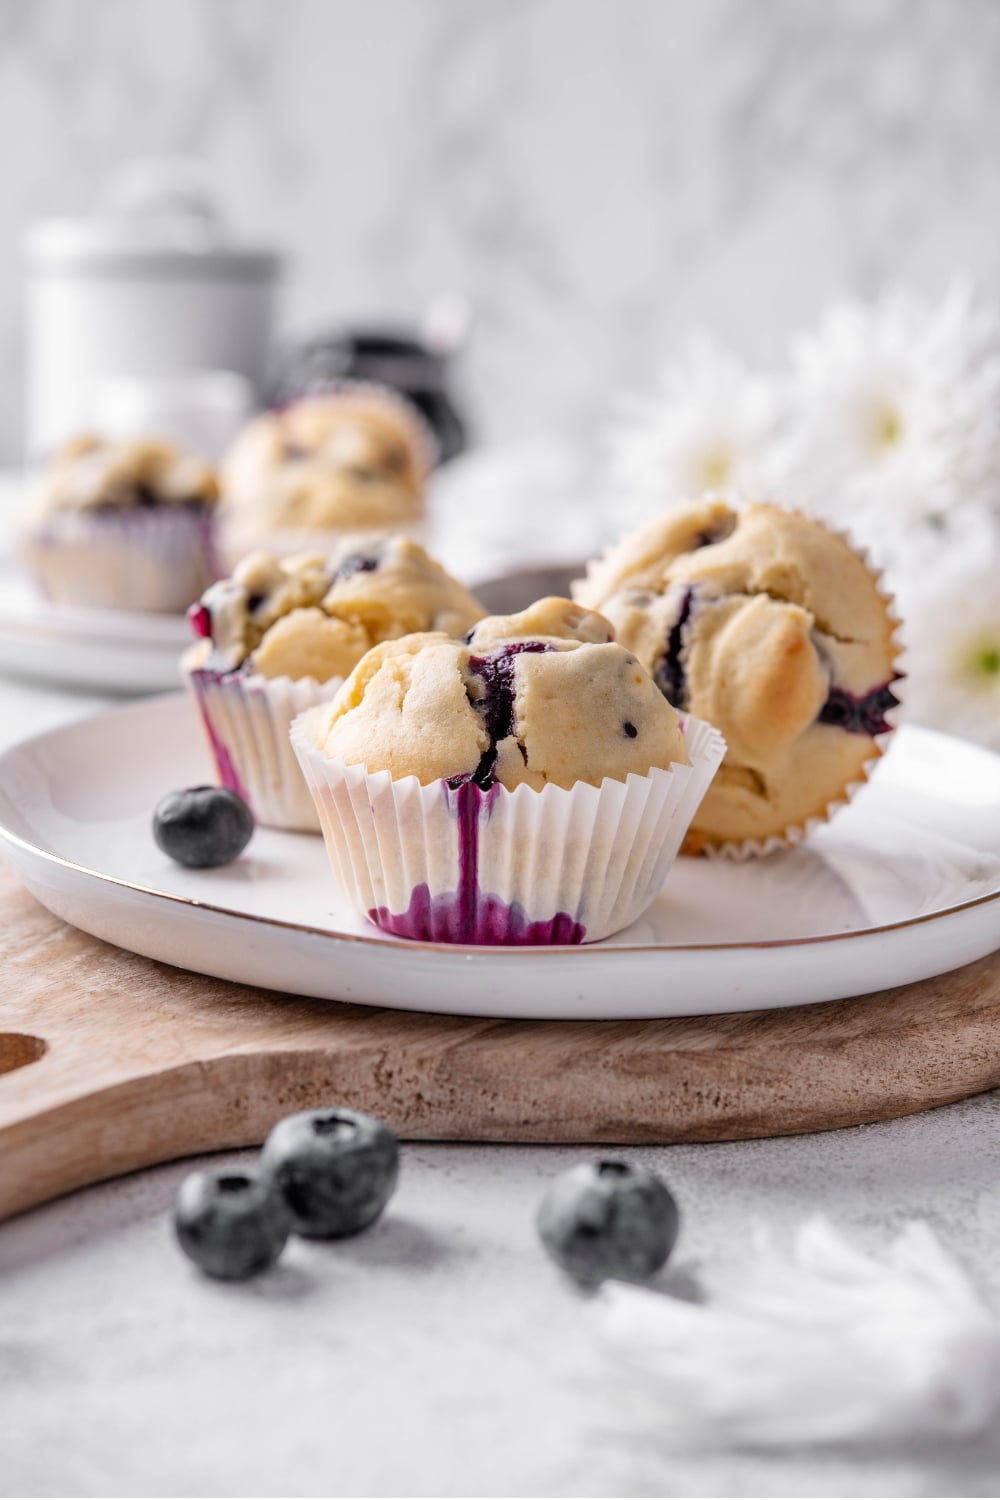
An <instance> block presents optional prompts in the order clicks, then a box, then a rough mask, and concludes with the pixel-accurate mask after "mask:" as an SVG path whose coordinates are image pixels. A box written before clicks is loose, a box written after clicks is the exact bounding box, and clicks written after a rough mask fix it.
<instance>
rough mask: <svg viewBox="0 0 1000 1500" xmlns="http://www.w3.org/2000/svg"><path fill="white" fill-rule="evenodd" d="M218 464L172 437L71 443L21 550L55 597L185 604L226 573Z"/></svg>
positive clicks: (163, 610) (24, 522)
mask: <svg viewBox="0 0 1000 1500" xmlns="http://www.w3.org/2000/svg"><path fill="white" fill-rule="evenodd" d="M217 498H218V484H217V481H216V476H215V473H214V471H213V470H212V469H211V468H210V467H209V466H208V465H207V464H205V463H203V462H202V461H201V460H200V459H197V458H194V457H192V456H191V455H190V454H187V453H183V452H182V451H181V450H180V449H179V448H177V447H175V446H174V445H173V444H170V443H166V442H158V441H152V440H143V441H116V440H111V439H105V438H100V437H96V436H81V437H77V438H74V439H72V440H71V441H69V442H67V443H64V444H63V445H62V446H61V447H60V448H59V449H58V450H57V451H56V453H55V454H54V456H53V458H52V460H51V462H50V463H49V464H48V466H47V468H46V469H45V471H44V473H43V474H42V476H41V478H40V479H39V481H38V484H37V486H36V488H35V491H34V493H33V494H32V496H31V498H30V500H29V503H28V505H27V507H26V509H25V511H24V514H23V515H22V517H21V520H20V525H19V543H20V553H21V557H22V559H23V561H24V564H25V566H26V567H27V568H28V570H29V571H30V572H31V574H32V576H33V577H34V579H35V581H36V583H37V584H38V586H39V588H40V589H41V590H42V592H43V593H44V594H45V596H46V597H47V598H48V599H50V600H51V601H52V602H53V603H55V604H72V605H84V606H88V607H91V608H101V609H121V610H140V611H143V612H147V613H149V612H151V613H158V614H175V613H182V612H183V611H184V610H185V609H186V608H187V606H188V605H189V604H190V603H191V602H192V600H193V599H197V597H198V595H199V594H200V593H201V592H202V591H203V589H205V588H206V587H207V585H208V584H209V583H211V581H212V580H213V579H214V578H215V577H217V576H218V571H217V566H216V558H215V548H214V514H215V507H216V501H217Z"/></svg>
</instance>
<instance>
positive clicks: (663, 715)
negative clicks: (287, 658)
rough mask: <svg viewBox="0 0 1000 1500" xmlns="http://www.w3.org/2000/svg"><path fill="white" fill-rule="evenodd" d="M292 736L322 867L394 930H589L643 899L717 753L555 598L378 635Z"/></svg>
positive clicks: (593, 617)
mask: <svg viewBox="0 0 1000 1500" xmlns="http://www.w3.org/2000/svg"><path fill="white" fill-rule="evenodd" d="M292 742H293V744H294V746H295V749H296V752H297V754H298V756H299V759H300V763H301V765H302V768H303V771H304V772H305V775H306V779H307V781H308V782H309V784H310V787H311V789H312V792H313V796H314V797H315V799H316V805H317V809H318V812H319V816H320V822H321V824H322V827H323V832H324V834H325V836H326V841H327V849H328V852H329V855H330V859H331V863H332V865H333V869H334V872H335V874H336V875H337V877H338V880H339V882H340V884H341V885H342V887H343V888H344V890H345V891H346V892H347V893H348V894H349V895H351V896H352V898H353V900H354V901H355V903H356V904H357V905H358V906H359V907H360V909H361V910H362V911H363V912H364V913H365V914H366V915H367V916H368V917H369V918H370V919H371V920H372V921H374V922H376V923H378V924H379V925H380V926H382V927H384V928H385V929H386V930H388V931H390V932H392V933H394V934H396V935H397V936H401V937H412V938H423V939H431V940H435V941H443V942H465V943H503V944H513V943H517V944H533V943H579V942H583V941H596V940H597V939H599V938H602V937H606V936H607V935H608V934H610V933H612V932H616V931H618V930H619V929H620V928H622V927H625V926H627V925H628V924H629V923H630V922H632V921H633V920H635V918H636V917H638V916H639V915H640V914H641V912H642V911H644V910H645V908H646V907H647V906H648V905H649V903H650V902H651V901H652V900H653V899H654V897H655V896H656V894H657V892H658V890H659V888H660V886H661V884H662V882H663V879H664V877H665V875H666V872H667V870H668V868H669V866H670V864H671V863H672V861H673V858H674V855H675V854H676V852H677V849H678V847H679V845H680V843H681V840H682V838H683V837H684V833H685V831H686V829H687V827H688V824H689V822H690V819H691V816H692V814H693V812H694V809H695V808H696V807H697V805H698V802H699V801H700V800H701V797H702V796H703V795H704V791H705V788H706V787H707V785H708V782H709V781H710V779H711V776H712V774H713V772H714V770H715V767H716V766H717V764H718V762H719V760H720V759H721V757H722V753H723V749H724V747H723V744H722V741H721V738H720V736H718V734H717V733H716V732H715V731H714V730H713V729H712V728H711V727H710V726H707V725H701V724H699V723H697V721H696V720H694V719H693V718H687V719H686V720H685V722H684V723H683V724H682V723H681V721H680V719H679V718H678V715H677V714H676V713H675V712H674V710H673V708H672V707H671V706H670V704H669V703H668V702H667V701H666V699H665V698H664V697H663V695H662V693H660V692H659V690H658V689H657V687H656V684H655V683H654V682H653V680H652V678H651V677H650V676H649V674H648V672H647V671H646V670H645V669H644V667H643V666H642V665H641V663H640V662H639V661H637V659H636V657H635V656H634V655H633V654H632V652H630V651H628V650H626V649H625V647H623V646H621V645H619V644H617V643H616V642H615V641H614V640H613V639H612V631H611V628H610V626H609V624H608V621H607V620H605V619H603V618H602V617H601V616H600V615H598V614H595V613H593V612H592V611H588V610H583V609H581V608H580V607H579V606H577V605H574V604H572V603H571V602H570V601H569V600H565V599H545V600H541V601H540V602H539V603H537V604H535V605H533V606H532V607H531V608H530V609H529V610H526V611H525V612H524V613H522V614H520V615H511V616H505V617H489V618H487V619H484V620H481V621H480V622H479V623H478V625H476V626H475V627H474V628H473V629H472V630H471V631H469V633H468V634H467V635H466V637H465V638H464V640H461V641H457V640H453V639H449V638H448V637H447V636H445V635H443V634H441V633H430V632H425V633H421V634H416V635H410V636H406V637H404V638H402V639H400V640H394V641H387V642H384V643H383V644H382V645H380V646H376V647H375V648H374V649H373V650H372V651H370V652H369V653H368V654H367V655H366V656H364V657H363V658H362V660H361V661H360V662H359V663H358V665H357V666H356V667H355V669H354V671H353V672H352V674H351V676H350V677H349V678H348V679H347V681H346V682H345V683H344V684H343V686H342V687H341V688H340V690H339V692H338V693H337V695H336V697H335V698H334V699H333V701H332V703H330V704H327V705H325V706H322V707H319V708H317V709H315V710H314V711H313V712H311V713H308V714H305V715H303V717H302V718H301V719H299V720H298V721H297V722H296V724H295V726H294V727H293V731H292Z"/></svg>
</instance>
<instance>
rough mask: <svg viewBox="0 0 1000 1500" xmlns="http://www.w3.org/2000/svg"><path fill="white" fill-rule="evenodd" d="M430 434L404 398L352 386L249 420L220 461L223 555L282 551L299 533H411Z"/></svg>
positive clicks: (428, 464) (429, 459)
mask: <svg viewBox="0 0 1000 1500" xmlns="http://www.w3.org/2000/svg"><path fill="white" fill-rule="evenodd" d="M435 456H436V450H435V446H434V440H433V437H432V436H431V434H430V430H429V429H428V428H427V426H426V424H425V423H424V421H423V419H422V418H421V416H420V414H419V412H418V411H417V410H416V408H415V407H413V406H411V405H410V403H409V402H408V401H406V400H405V399H404V398H403V397H401V396H398V395H396V394H395V393H393V392H391V391H388V390H386V389H384V388H382V387H380V386H374V385H364V384H350V383H345V384H344V385H343V386H340V387H337V388H336V389H334V390H331V391H327V392H323V393H320V394H315V395H308V396H303V397H300V398H299V399H298V400H296V401H292V402H290V403H289V404H288V405H287V406H283V407H281V408H278V409H276V410H273V411H266V412H263V413H262V414H261V415H260V416H258V417H256V418H255V419H254V420H253V421H252V422H251V423H250V424H249V425H248V426H247V427H246V428H245V429H244V431H243V432H242V433H241V434H240V436H239V437H238V438H237V439H236V442H235V443H234V445H233V447H232V449H231V450H230V452H229V454H228V455H227V456H226V458H225V460H224V461H223V464H222V469H221V478H222V491H223V500H222V517H223V521H224V524H225V527H226V532H227V537H228V541H227V546H228V547H229V549H230V550H231V551H239V550H240V549H241V548H242V549H243V550H245V549H246V546H247V545H258V546H266V547H269V548H270V549H271V550H272V551H273V550H281V551H287V548H288V545H291V544H292V543H291V541H287V540H286V539H288V538H291V539H294V538H295V537H299V538H301V537H302V536H303V535H306V536H309V537H313V538H315V537H316V536H317V534H319V533H324V532H326V533H329V532H331V531H334V532H337V531H359V530H366V531H371V530H374V529H380V528H385V529H388V530H392V531H396V530H411V531H412V529H413V528H414V527H415V526H417V525H418V524H419V523H420V521H421V519H422V517H423V513H424V492H425V487H426V483H427V478H428V475H429V474H430V472H431V470H432V468H433V467H434V461H435Z"/></svg>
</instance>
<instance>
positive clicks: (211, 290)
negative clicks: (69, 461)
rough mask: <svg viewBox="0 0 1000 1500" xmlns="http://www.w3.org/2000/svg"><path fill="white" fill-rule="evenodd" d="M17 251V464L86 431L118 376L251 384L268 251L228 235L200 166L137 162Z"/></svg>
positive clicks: (269, 314)
mask: <svg viewBox="0 0 1000 1500" xmlns="http://www.w3.org/2000/svg"><path fill="white" fill-rule="evenodd" d="M24 249H25V260H26V269H27V306H26V313H27V413H26V416H27V422H26V427H27V431H26V442H27V450H28V456H29V458H37V457H41V456H43V455H44V454H45V453H46V452H48V451H49V450H50V449H51V448H52V447H53V446H54V445H55V444H57V443H59V442H61V441H62V440H63V439H65V438H67V437H70V436H72V435H73V434H74V433H78V432H81V431H86V430H88V429H90V430H93V429H95V428H99V427H100V416H101V410H102V400H105V404H106V399H105V398H106V390H107V386H108V384H109V383H113V382H116V381H118V382H120V381H121V380H122V379H123V378H125V379H129V378H131V379H133V380H140V381H141V380H152V381H162V380H168V379H173V378H175V377H184V376H189V375H192V374H195V373H197V372H199V371H234V372H236V374H237V375H241V376H243V377H244V378H245V379H246V380H248V381H249V382H250V383H251V385H252V387H253V388H254V390H255V391H259V390H260V388H261V386H262V383H263V379H264V374H265V369H266V363H267V357H268V353H269V350H270V346H271V340H272V334H273V324H274V303H275V287H276V281H277V274H278V270H279V266H280V256H279V254H278V253H277V252H276V251H274V250H273V249H265V248H252V247H248V246H244V245H237V244H234V243H233V242H232V241H231V239H230V238H229V237H228V235H227V233H226V231H225V227H224V225H223V222H222V219H221V217H220V214H219V212H218V209H217V206H216V203H215V201H214V198H213V195H212V192H211V189H210V186H209V183H208V178H207V173H206V168H205V167H204V165H203V164H202V163H197V162H188V161H158V162H145V163H137V164H136V165H135V166H133V167H130V168H127V169H126V170H125V172H123V173H122V174H121V175H120V176H119V177H118V178H117V179H116V180H115V182H114V183H113V184H112V187H111V189H110V191H109V192H108V193H107V194H106V196H105V198H104V200H103V202H102V204H101V205H100V208H99V210H98V211H97V212H96V213H95V214H94V215H93V216H92V217H90V218H86V219H50V220H44V221H42V222H40V223H38V224H36V225H35V226H34V227H33V228H32V229H31V230H30V231H29V232H28V235H27V237H26V240H25V246H24ZM153 435H155V434H153Z"/></svg>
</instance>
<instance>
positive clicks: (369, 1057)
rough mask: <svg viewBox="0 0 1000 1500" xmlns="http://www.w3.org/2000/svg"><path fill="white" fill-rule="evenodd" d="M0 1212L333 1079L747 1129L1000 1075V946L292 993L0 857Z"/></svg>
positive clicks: (600, 1122)
mask: <svg viewBox="0 0 1000 1500" xmlns="http://www.w3.org/2000/svg"><path fill="white" fill-rule="evenodd" d="M0 901H2V904H3V910H4V912H5V914H6V921H5V923H4V926H3V929H2V933H0V1217H4V1216H7V1215H10V1214H13V1213H17V1212H19V1211H20V1210H22V1209H25V1208H29V1207H31V1206H32V1205H34V1204H37V1203H41V1202H44V1201H45V1200H47V1199H49V1198H53V1197H56V1196H57V1195H58V1194H60V1193H65V1192H69V1191H71V1190H73V1189H75V1188H78V1187H82V1186H84V1185H85V1184H88V1183H92V1182H98V1181H101V1180H102V1179H104V1178H108V1177H115V1176H117V1175H119V1174H120V1173H123V1172H128V1171H133V1170H135V1169H136V1168H139V1167H144V1166H149V1165H151V1164H153V1163H155V1162H161V1161H168V1160H172V1159H174V1158H176V1157H181V1156H187V1155H191V1154H194V1153H197V1152H204V1151H212V1150H221V1149H224V1148H232V1147H237V1146H247V1145H253V1144H256V1143H258V1142H260V1141H261V1140H262V1139H263V1137H264V1136H265V1134H266V1133H267V1131H268V1130H269V1129H270V1127H271V1125H273V1124H274V1122H275V1121H276V1120H278V1119H279V1118H280V1117H281V1116H282V1115H285V1114H288V1113H289V1112H290V1111H292V1110H296V1109H306V1108H311V1107H314V1106H317V1105H321V1104H329V1103H332V1102H339V1103H345V1104H351V1105H353V1106H355V1107H357V1108H359V1109H364V1110H370V1111H372V1112H374V1113H376V1114H379V1115H381V1116H383V1117H384V1118H385V1119H386V1120H388V1121H389V1122H390V1123H391V1124H392V1126H393V1127H394V1128H395V1130H396V1131H397V1132H398V1133H399V1134H400V1135H401V1136H402V1137H404V1138H409V1139H420V1140H477V1141H536V1142H537V1141H561V1142H576V1143H579V1144H584V1143H599V1142H604V1143H619V1144H626V1143H640V1142H664V1143H666V1142H675V1141H718V1140H739V1139H745V1138H749V1137H753V1136H766V1135H788V1134H795V1133H800V1132H804V1131H812V1130H829V1129H833V1128H836V1127H837V1126H843V1125H854V1124H859V1123H862V1122H866V1121H871V1120H881V1119H887V1118H891V1117H893V1116H896V1115H904V1114H912V1113H914V1112H915V1111H917V1110H922V1109H929V1108H932V1107H933V1106H935V1105H938V1104H944V1103H947V1102H949V1101H951V1100H954V1099H960V1098H963V1097H965V1096H966V1095H969V1094H975V1093H979V1092H982V1091H983V1090H985V1089H989V1088H992V1087H994V1086H996V1085H998V1084H1000V953H996V954H993V955H992V956H991V957H989V958H986V959H983V960H981V961H980V962H979V963H976V964H971V965H969V966H968V967H967V968H964V969H960V970H957V971H955V972H954V973H952V974H946V975H942V976H940V977H938V978H936V979H931V980H927V981H925V982H924V983H922V984H919V985H913V986H909V987H906V988H901V989H894V990H886V991H882V992H881V993H879V994H876V995H868V996H865V997H863V998H861V999H856V1000H841V1001H837V1002H835V1003H832V1004H829V1005H810V1006H802V1007H800V1008H798V1009H794V1010H775V1011H758V1012H754V1013H751V1014H745V1015H728V1016H713V1017H694V1018H686V1019H680V1020H671V1021H654V1022H640V1021H621V1022H611V1021H589V1022H570V1021H565V1022H559V1021H536V1022H515V1021H484V1020H478V1019H463V1018H460V1017H453V1016H430V1015H414V1014H409V1013H406V1012H403V1011H388V1010H370V1009H366V1008H364V1007H360V1006H350V1005H332V1004H330V1003H329V1002H324V1001H315V1000H308V999H296V998H292V997H289V996H287V995H278V994H274V993H271V992H268V991H264V990H255V989H249V988H244V987H242V986H240V985H236V984H228V983H224V982H223V981H221V980H213V979H206V978H205V977H203V976H201V975H196V974H189V973H186V972H184V971H182V970H179V969H172V968H169V967H167V966H166V965H164V964H158V963H154V962H153V961H151V960H150V959H145V958H139V957H137V956H136V955H134V954H131V953H126V952H124V951H122V950H121V949H118V948H113V947H110V946H109V945H108V944H106V943H102V942H100V941H99V940H98V939H96V938H92V937H89V936H88V935H86V934H85V933H82V932H78V931H77V930H76V929H75V928H72V927H68V926H66V925H65V924H64V923H63V922H61V921H60V920H59V919H58V918H57V917H54V916H52V915H51V914H50V913H49V912H48V911H46V910H45V909H44V908H43V907H41V906H40V905H38V903H37V902H36V901H35V900H34V898H33V897H31V896H29V895H28V893H27V892H26V891H24V890H23V889H22V888H21V887H20V886H19V885H18V884H17V882H16V880H15V879H14V877H13V876H12V875H11V874H9V873H8V872H7V871H6V870H4V869H3V868H2V867H0Z"/></svg>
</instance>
